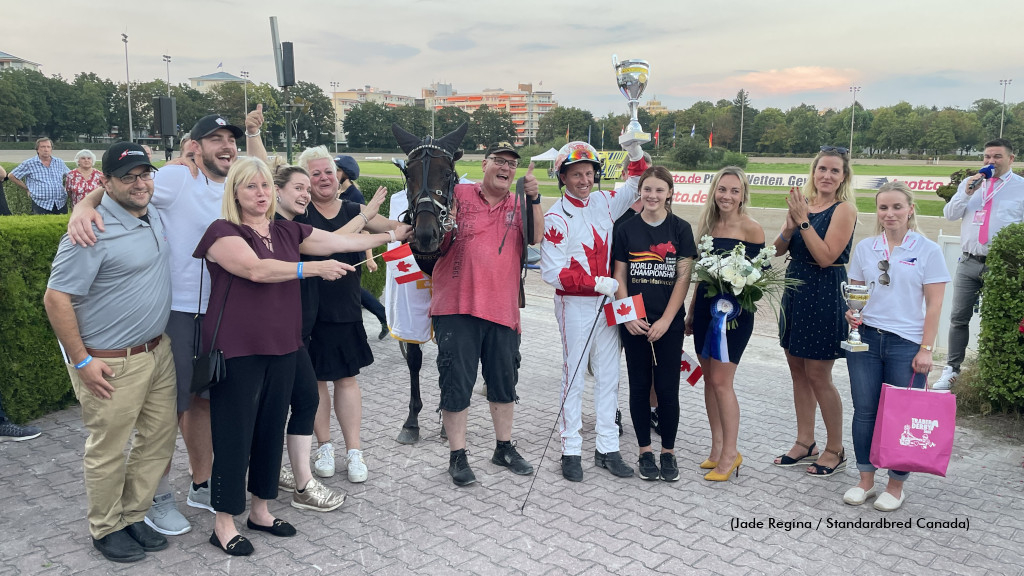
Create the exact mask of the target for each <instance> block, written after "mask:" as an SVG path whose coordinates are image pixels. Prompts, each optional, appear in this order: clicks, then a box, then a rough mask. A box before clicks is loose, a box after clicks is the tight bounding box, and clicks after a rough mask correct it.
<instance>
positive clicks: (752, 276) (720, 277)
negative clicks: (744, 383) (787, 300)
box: [694, 235, 800, 362]
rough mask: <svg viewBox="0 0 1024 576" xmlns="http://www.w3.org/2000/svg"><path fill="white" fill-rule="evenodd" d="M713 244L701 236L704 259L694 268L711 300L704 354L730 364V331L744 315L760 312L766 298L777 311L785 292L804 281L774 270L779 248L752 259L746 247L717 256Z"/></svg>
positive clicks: (760, 253) (779, 270)
mask: <svg viewBox="0 0 1024 576" xmlns="http://www.w3.org/2000/svg"><path fill="white" fill-rule="evenodd" d="M712 242H713V239H712V237H711V236H708V235H705V236H703V237H701V239H700V244H698V246H697V248H698V251H699V253H700V260H698V261H697V264H696V265H695V266H694V275H695V277H696V278H695V279H696V280H697V281H698V282H701V283H702V284H704V290H705V294H706V295H707V296H708V298H711V326H710V327H709V329H708V337H707V339H706V340H705V341H704V350H703V351H702V352H701V355H702V356H705V357H710V358H714V359H715V360H719V361H721V362H728V361H729V350H728V348H727V347H726V330H728V329H730V328H735V327H736V326H737V320H736V319H737V318H738V317H739V315H740V312H742V311H743V310H747V311H748V312H751V313H754V312H757V302H759V301H760V300H761V299H763V298H765V297H767V299H768V302H769V303H770V304H771V306H772V309H773V310H777V309H778V308H777V307H776V305H777V304H778V303H779V302H780V300H781V298H782V292H783V291H784V290H785V289H786V287H788V286H795V285H797V284H799V283H800V281H799V280H797V279H794V278H786V271H785V270H784V269H782V268H773V267H772V265H771V259H772V257H774V256H775V246H772V245H768V246H765V247H764V248H762V249H761V251H760V252H758V254H757V256H755V257H754V258H753V259H750V258H747V255H746V251H745V249H744V245H743V244H737V245H736V246H735V247H734V248H733V249H732V250H731V251H728V252H717V253H716V252H714V248H713V244H712Z"/></svg>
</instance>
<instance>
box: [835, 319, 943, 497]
mask: <svg viewBox="0 0 1024 576" xmlns="http://www.w3.org/2000/svg"><path fill="white" fill-rule="evenodd" d="M860 337H861V341H863V342H864V343H865V344H867V345H868V350H867V351H866V352H848V353H847V354H846V367H847V369H848V370H849V372H850V395H851V396H852V397H853V450H854V452H855V453H856V455H857V470H860V471H861V472H874V471H875V470H876V468H875V466H874V465H873V464H871V461H870V460H869V458H868V457H869V456H870V455H871V436H872V435H873V434H874V431H875V417H876V415H877V414H878V400H879V398H880V397H881V395H882V383H883V382H884V383H886V384H892V385H893V386H903V387H907V386H910V385H913V387H914V388H924V385H925V382H926V381H927V374H915V373H914V368H913V367H912V363H913V361H914V356H916V355H917V352H918V351H919V350H920V349H921V346H920V345H919V344H917V343H915V342H911V341H910V340H907V339H905V338H901V337H899V336H897V335H896V334H893V333H892V332H884V331H881V330H879V329H877V328H872V327H870V326H868V325H867V324H862V325H861V327H860ZM909 475H910V473H909V472H900V471H898V470H890V471H889V477H890V478H892V479H893V480H900V481H902V480H906V479H907V476H909Z"/></svg>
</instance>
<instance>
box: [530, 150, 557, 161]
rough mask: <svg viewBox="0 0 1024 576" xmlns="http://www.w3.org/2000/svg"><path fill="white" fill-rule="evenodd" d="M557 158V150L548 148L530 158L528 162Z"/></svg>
mask: <svg viewBox="0 0 1024 576" xmlns="http://www.w3.org/2000/svg"><path fill="white" fill-rule="evenodd" d="M557 158H558V150H555V149H554V148H548V151H547V152H544V153H543V154H538V155H536V156H534V157H532V158H530V162H554V161H555V159H557Z"/></svg>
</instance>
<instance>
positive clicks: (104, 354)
mask: <svg viewBox="0 0 1024 576" xmlns="http://www.w3.org/2000/svg"><path fill="white" fill-rule="evenodd" d="M163 337H164V335H163V334H161V335H159V336H157V337H156V338H153V339H152V340H150V341H149V342H146V343H145V344H139V345H138V346H134V347H132V348H118V349H117V350H93V349H92V348H86V349H85V351H86V352H88V353H89V355H90V356H95V357H96V358H124V357H126V356H134V355H136V354H142V353H143V352H150V351H152V350H153V349H154V348H156V347H157V344H160V339H161V338H163Z"/></svg>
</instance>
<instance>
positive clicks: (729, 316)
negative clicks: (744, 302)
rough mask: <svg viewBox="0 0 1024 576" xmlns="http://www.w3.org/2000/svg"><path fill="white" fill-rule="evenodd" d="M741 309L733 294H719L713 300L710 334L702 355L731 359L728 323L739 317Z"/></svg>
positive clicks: (723, 359) (725, 359)
mask: <svg viewBox="0 0 1024 576" xmlns="http://www.w3.org/2000/svg"><path fill="white" fill-rule="evenodd" d="M741 311H742V309H741V308H740V303H739V301H738V300H736V297H735V296H733V295H732V294H719V295H718V296H715V298H714V299H713V300H711V322H710V323H709V325H708V335H707V338H706V339H705V340H704V349H703V350H702V351H701V353H700V355H701V356H704V357H705V358H714V359H715V360H718V361H719V362H728V361H729V346H728V344H727V341H726V334H725V331H726V325H727V324H728V323H729V322H731V321H733V320H735V319H736V318H738V317H739V315H740V312H741Z"/></svg>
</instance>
